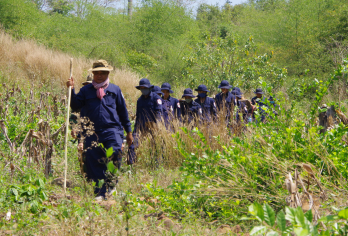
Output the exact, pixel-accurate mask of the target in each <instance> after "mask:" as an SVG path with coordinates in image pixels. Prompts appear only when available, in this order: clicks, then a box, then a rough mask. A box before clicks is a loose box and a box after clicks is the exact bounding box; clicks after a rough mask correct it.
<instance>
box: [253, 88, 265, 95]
mask: <svg viewBox="0 0 348 236" xmlns="http://www.w3.org/2000/svg"><path fill="white" fill-rule="evenodd" d="M254 93H256V94H263V92H262V89H260V88H258V89H256V90H255V92H254Z"/></svg>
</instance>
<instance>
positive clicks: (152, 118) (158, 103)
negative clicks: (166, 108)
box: [133, 92, 163, 133]
mask: <svg viewBox="0 0 348 236" xmlns="http://www.w3.org/2000/svg"><path fill="white" fill-rule="evenodd" d="M162 103H163V102H162V98H161V97H160V96H158V95H157V94H155V93H153V92H151V93H150V94H149V96H148V97H147V98H145V96H143V95H142V96H141V97H140V98H139V99H138V101H137V110H136V119H135V126H134V131H133V133H137V132H138V131H142V132H147V131H149V128H150V127H149V125H150V123H151V122H154V123H157V120H161V119H162V114H163V113H162Z"/></svg>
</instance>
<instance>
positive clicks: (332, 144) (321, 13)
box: [0, 0, 348, 235]
mask: <svg viewBox="0 0 348 236" xmlns="http://www.w3.org/2000/svg"><path fill="white" fill-rule="evenodd" d="M111 3H112V1H98V0H88V1H82V0H49V1H44V0H32V1H29V0H1V1H0V24H1V27H2V28H1V34H0V43H1V47H0V79H1V82H2V83H3V84H2V85H1V90H0V94H1V96H0V98H1V104H0V111H1V112H0V114H1V115H0V121H2V123H1V124H5V126H1V128H2V131H3V132H2V134H0V144H1V147H0V161H1V162H0V168H1V169H2V170H4V172H3V173H4V174H3V175H1V177H0V183H1V188H0V193H1V197H0V216H1V222H0V233H1V234H5V233H6V234H14V233H16V234H19V235H34V234H36V235H37V234H43V235H47V234H50V235H69V234H70V235H78V234H80V235H86V234H90V235H95V234H99V235H109V234H117V235H124V234H126V233H130V234H139V235H143V234H144V232H146V233H148V234H150V233H153V234H159V235H160V234H168V235H169V234H170V235H172V234H178V235H188V234H192V235H196V234H208V235H214V234H222V233H230V234H234V233H239V234H243V232H244V233H245V234H246V233H247V232H250V231H251V229H252V228H253V226H255V224H256V221H254V220H252V219H248V220H243V216H245V215H247V214H248V212H249V213H251V214H252V215H253V213H255V212H256V211H252V210H250V209H248V206H249V205H250V204H252V203H254V202H259V203H260V204H263V203H267V204H269V205H270V206H272V207H273V208H274V209H276V211H279V210H281V209H283V207H284V206H285V205H286V202H285V199H286V197H287V195H288V193H287V190H286V189H285V187H284V181H285V175H287V174H288V173H289V172H291V173H293V171H294V170H295V169H299V170H300V171H303V173H302V175H305V173H306V172H305V171H304V170H302V169H301V166H302V164H303V163H308V164H310V165H311V166H312V168H313V169H314V170H315V175H316V176H317V178H318V179H320V181H321V182H322V185H323V186H324V188H325V191H326V192H327V194H328V195H329V199H328V200H327V201H324V202H322V204H321V205H322V206H321V208H320V213H321V215H322V216H326V215H329V214H333V215H335V214H337V212H338V211H339V210H342V209H344V208H345V207H346V206H347V199H346V196H347V190H348V189H347V182H346V181H347V176H348V166H347V160H348V150H347V128H346V127H345V126H344V125H343V124H341V125H338V126H336V127H335V128H334V129H332V130H331V131H330V132H327V133H326V134H319V129H320V128H318V127H317V126H316V125H315V124H316V123H315V122H316V121H315V117H316V116H317V115H318V112H319V111H321V110H320V109H318V108H319V107H320V106H321V104H322V103H327V104H328V105H334V106H335V107H336V108H337V109H340V111H342V112H343V113H346V112H347V76H346V74H347V61H346V59H345V58H346V56H347V52H348V38H347V37H348V14H347V13H348V6H347V4H346V2H345V1H343V0H312V1H309V0H292V1H285V0H258V1H248V2H247V3H245V4H240V5H231V4H229V3H226V4H225V5H224V6H223V7H218V6H212V5H207V4H202V5H200V6H199V7H198V9H197V11H193V10H192V9H190V8H188V7H187V6H186V5H185V2H177V1H171V0H164V1H158V0H148V1H142V2H140V3H139V4H138V5H137V6H135V8H134V11H133V14H132V16H131V17H130V16H128V15H127V14H125V10H124V9H114V8H112V7H110V4H111ZM70 57H74V77H75V78H76V80H77V81H78V82H79V84H80V83H81V82H82V81H83V80H84V79H85V78H86V76H87V74H88V72H87V70H88V69H89V68H90V66H91V63H92V61H93V60H95V59H100V58H103V59H106V60H107V61H109V62H110V63H111V64H112V65H113V66H115V68H117V69H116V70H115V72H113V73H112V75H111V77H112V78H111V79H112V81H113V82H114V83H116V84H118V85H119V86H120V87H121V89H122V91H123V92H124V94H125V97H126V99H127V104H128V105H129V110H130V111H131V113H132V114H134V108H135V103H136V99H137V98H138V96H139V95H140V94H139V93H138V92H137V91H136V90H135V89H134V86H135V85H136V84H137V83H138V81H139V79H140V78H142V77H147V78H149V79H150V80H151V82H152V83H153V84H156V85H161V84H162V83H163V82H170V83H171V84H172V87H174V91H175V94H174V96H175V97H181V93H182V91H183V89H184V88H186V87H190V88H195V87H196V86H198V85H199V84H201V83H205V84H206V85H207V86H208V87H209V88H210V90H211V91H212V94H211V95H213V94H214V93H217V92H218V89H217V85H218V84H219V83H220V81H221V80H223V79H226V80H228V81H230V83H231V84H232V85H234V86H239V87H241V89H242V90H243V92H244V96H245V97H246V98H249V97H251V96H252V95H253V94H252V91H253V90H254V89H255V88H258V87H261V88H263V89H264V90H265V91H266V95H267V96H269V95H273V96H275V97H276V98H277V102H278V103H279V104H280V105H281V108H282V112H281V115H280V116H278V117H273V116H272V114H271V113H270V116H271V117H273V118H272V119H271V120H270V121H269V123H268V124H259V125H256V124H252V125H250V126H249V127H247V130H248V132H244V133H243V132H240V131H241V130H239V131H236V133H235V134H234V135H232V136H231V133H230V132H229V130H227V129H226V128H225V125H224V124H225V123H224V121H223V119H221V120H220V122H218V123H217V124H216V125H215V126H214V127H213V128H211V129H207V128H206V127H200V131H198V130H196V129H194V130H191V129H190V128H189V127H186V129H185V128H184V129H180V128H179V124H175V131H176V133H175V134H174V135H173V134H171V133H168V132H167V131H166V130H165V129H164V128H163V127H162V131H159V132H158V136H157V137H156V147H153V145H152V142H151V141H150V138H151V137H148V138H145V139H143V141H142V143H141V144H140V147H139V153H140V155H139V156H140V162H139V163H138V164H136V165H135V166H134V167H133V168H130V167H127V166H125V167H124V168H123V169H122V171H121V173H120V176H121V181H120V185H119V187H118V194H117V196H115V199H116V203H110V206H109V205H107V206H103V205H102V206H99V205H97V204H95V203H93V196H92V192H91V186H90V184H87V183H85V182H84V180H83V178H81V177H80V175H79V173H78V172H79V163H78V161H77V151H76V147H75V144H74V143H73V142H69V156H70V158H69V179H70V180H71V181H72V186H73V187H72V188H70V189H69V192H68V197H66V196H64V194H63V193H62V190H61V188H59V187H56V186H55V185H53V184H51V181H52V180H53V179H55V178H57V177H60V176H62V170H63V165H62V163H63V162H62V161H63V158H62V157H63V144H62V140H63V138H64V137H63V134H58V136H57V140H56V141H55V142H54V144H53V147H54V151H53V157H52V158H53V170H54V172H51V173H50V174H49V175H46V176H45V175H44V173H45V160H46V159H45V157H46V154H47V152H48V151H47V150H46V149H45V147H44V146H43V145H42V141H40V139H39V138H33V139H32V140H31V141H32V144H29V143H24V141H25V137H26V134H27V132H29V131H30V130H35V131H37V130H42V121H44V122H48V124H49V127H50V129H51V130H54V131H56V130H58V129H59V127H61V125H62V124H63V123H64V112H65V108H64V95H65V87H64V82H65V80H66V78H67V77H68V72H69V71H68V68H69V58H70ZM17 86H18V88H17ZM19 90H20V92H19ZM17 92H18V93H17ZM47 93H49V94H47ZM45 94H46V95H45ZM58 97H59V99H58ZM62 97H63V98H62ZM61 98H62V99H61ZM57 99H58V100H57ZM57 101H59V102H57ZM54 109H56V110H57V113H54V115H53V113H52V111H53V110H54ZM221 117H223V116H221ZM40 120H41V122H40ZM3 127H5V129H3ZM4 130H6V132H7V133H8V136H9V139H10V140H12V141H13V143H15V144H16V145H17V146H18V150H17V149H13V148H11V146H9V144H8V141H7V138H6V136H5V135H4V133H5V132H4ZM46 138H47V140H48V136H47V137H46ZM23 143H24V144H23ZM21 144H23V145H22V146H23V147H25V146H28V147H27V148H28V149H26V150H27V151H21V150H22V149H21V148H22V146H20V145H21ZM33 145H38V146H37V150H39V149H40V148H41V149H42V152H39V153H38V152H37V151H36V154H35V151H33V150H34V149H31V148H33ZM163 147H165V148H163ZM34 154H35V155H36V156H35V155H34ZM161 155H162V156H164V157H165V158H164V162H163V163H162V164H161V165H160V166H156V165H155V163H154V161H153V160H154V159H155V158H156V156H157V157H158V156H161ZM34 157H36V158H37V162H33V159H32V158H34ZM316 187H317V186H315V185H314V189H315V188H316ZM312 191H313V193H315V191H316V190H313V189H312ZM149 206H151V207H149ZM266 208H267V207H266ZM9 212H11V216H10V219H7V214H8V213H9ZM154 212H156V214H154ZM159 212H165V214H167V217H169V218H163V217H162V218H161V217H158V216H159V215H158V213H159ZM259 212H260V211H259ZM146 213H153V214H154V215H152V216H155V215H156V216H157V217H149V218H147V219H146V220H145V219H144V218H143V215H144V214H146ZM255 214H256V213H255ZM298 214H300V213H298ZM306 217H307V216H306ZM261 218H262V217H261ZM261 218H257V219H258V220H260V219H261ZM149 219H150V220H149ZM307 219H309V218H307ZM332 219H338V218H337V217H336V218H334V217H333V218H332ZM340 219H341V220H342V219H346V218H344V217H343V218H340ZM309 222H310V223H308V222H307V223H308V224H304V225H302V226H298V225H300V224H296V222H293V225H294V226H292V227H293V228H289V230H290V231H294V232H296V233H297V232H299V231H298V229H299V228H300V229H301V230H307V228H306V227H307V226H308V225H311V222H312V219H311V220H309ZM328 222H329V220H327V223H325V224H326V226H325V227H327V229H325V228H324V227H323V226H318V227H322V228H320V230H321V231H322V232H327V233H328V234H330V233H337V232H338V231H335V230H336V229H335V227H334V226H333V225H330V223H328ZM261 223H262V224H263V225H268V226H270V224H269V223H265V222H264V220H261ZM340 223H342V221H340ZM237 225H238V227H237ZM306 225H307V226H306ZM313 225H314V226H315V223H313ZM314 226H313V227H314ZM272 227H273V228H272ZM272 227H271V228H268V229H265V228H263V230H266V231H260V232H258V233H260V234H261V233H264V234H266V233H271V231H273V230H274V231H277V230H278V231H277V232H279V233H282V232H283V231H280V230H279V229H276V228H275V226H272ZM289 227H290V226H289ZM308 227H309V226H308ZM311 227H312V226H311ZM313 227H312V228H313ZM344 227H346V223H345V225H343V226H342V227H341V228H344ZM312 228H311V229H312ZM314 228H315V227H314ZM296 230H297V231H296ZM307 231H308V234H309V233H312V232H314V231H310V230H309V228H308V230H307ZM252 232H253V231H252ZM301 232H302V231H301ZM301 232H300V233H301ZM342 232H343V231H342ZM300 233H299V234H298V235H300ZM313 235H315V234H313Z"/></svg>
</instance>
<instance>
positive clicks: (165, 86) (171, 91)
mask: <svg viewBox="0 0 348 236" xmlns="http://www.w3.org/2000/svg"><path fill="white" fill-rule="evenodd" d="M161 90H168V91H169V93H173V90H172V86H170V84H169V83H163V84H162V86H161Z"/></svg>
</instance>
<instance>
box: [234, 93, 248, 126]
mask: <svg viewBox="0 0 348 236" xmlns="http://www.w3.org/2000/svg"><path fill="white" fill-rule="evenodd" d="M232 93H233V95H234V96H235V97H236V106H237V112H236V120H237V123H240V122H241V119H240V115H239V114H240V113H241V114H242V117H243V121H244V123H248V122H249V120H248V118H249V116H250V114H251V113H250V109H248V107H247V105H246V102H244V101H242V98H243V93H242V92H239V91H238V90H234V91H233V92H232Z"/></svg>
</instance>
